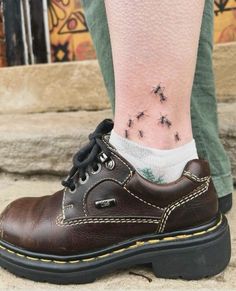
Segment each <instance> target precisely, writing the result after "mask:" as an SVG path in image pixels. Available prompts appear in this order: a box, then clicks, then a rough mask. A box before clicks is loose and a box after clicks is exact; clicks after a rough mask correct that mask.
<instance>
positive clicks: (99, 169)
mask: <svg viewBox="0 0 236 291" xmlns="http://www.w3.org/2000/svg"><path fill="white" fill-rule="evenodd" d="M97 167H98V169H97V170H96V171H94V170H92V171H91V173H92V174H93V175H96V174H98V173H99V172H100V171H101V169H102V165H101V164H100V163H98V164H97Z"/></svg>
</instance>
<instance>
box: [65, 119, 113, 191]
mask: <svg viewBox="0 0 236 291" xmlns="http://www.w3.org/2000/svg"><path fill="white" fill-rule="evenodd" d="M112 128H113V121H112V120H111V119H105V120H103V121H102V122H101V123H100V124H99V125H98V126H97V128H96V129H95V131H94V132H93V133H91V134H90V135H89V143H88V144H87V145H86V146H84V147H83V148H82V149H81V150H79V151H78V152H77V153H76V154H75V156H74V157H73V167H72V168H71V170H70V172H69V175H68V177H67V178H66V180H64V181H62V185H63V186H64V187H68V188H69V189H70V190H71V191H74V190H75V188H76V184H77V180H78V179H79V178H80V179H82V180H85V179H86V171H87V169H88V167H91V168H92V169H94V170H96V167H97V163H98V155H99V154H100V153H101V152H103V153H104V154H105V155H106V156H107V158H109V157H110V156H111V151H110V150H109V148H108V147H107V146H106V144H105V143H104V142H103V141H102V136H103V135H104V134H108V133H109V132H110V131H111V130H112Z"/></svg>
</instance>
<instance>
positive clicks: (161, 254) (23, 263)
mask: <svg viewBox="0 0 236 291" xmlns="http://www.w3.org/2000/svg"><path fill="white" fill-rule="evenodd" d="M230 256H231V244H230V231H229V226H228V223H227V219H226V218H225V217H224V216H220V217H219V218H217V219H215V220H214V221H212V222H211V223H209V224H208V225H204V226H201V227H198V228H195V229H189V230H186V231H181V232H175V233H168V234H159V235H152V236H149V237H148V236H143V237H140V238H136V239H132V240H129V241H126V242H123V243H120V244H117V245H113V246H112V247H110V248H106V249H103V250H99V251H96V252H93V253H90V254H83V255H78V256H70V257H65V256H64V257H60V256H52V255H46V254H36V253H31V252H26V251H23V250H22V249H18V248H17V247H15V246H12V245H8V244H7V243H6V242H2V241H0V265H1V266H2V267H3V268H5V269H7V270H9V271H10V272H12V273H14V274H16V275H18V276H21V277H24V278H28V279H31V280H34V281H43V282H50V283H56V284H70V283H91V282H93V281H95V280H96V279H97V278H98V277H100V276H102V275H104V274H107V273H110V272H113V271H116V270H118V269H127V268H129V267H131V266H134V265H140V264H151V266H152V269H153V272H154V274H155V275H156V277H159V278H171V279H173V278H182V279H187V280H192V279H201V278H204V277H209V276H213V275H216V274H218V273H220V272H221V271H223V270H224V269H225V268H226V266H227V265H228V263H229V260H230Z"/></svg>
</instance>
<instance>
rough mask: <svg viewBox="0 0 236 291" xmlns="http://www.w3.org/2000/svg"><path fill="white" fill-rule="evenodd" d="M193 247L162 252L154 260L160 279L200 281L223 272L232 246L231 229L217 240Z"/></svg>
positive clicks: (222, 233) (154, 267)
mask: <svg viewBox="0 0 236 291" xmlns="http://www.w3.org/2000/svg"><path fill="white" fill-rule="evenodd" d="M194 241H195V242H193V244H195V245H193V244H192V246H182V247H181V246H178V247H176V248H173V249H171V250H166V251H163V252H161V253H160V252H159V254H157V256H156V257H154V259H153V260H152V268H153V273H154V274H155V276H156V277H159V278H169V279H175V278H182V279H185V280H197V279H201V278H204V277H210V276H214V275H216V274H219V273H220V272H221V271H223V270H224V269H225V268H226V266H227V265H228V263H229V261H230V256H231V243H230V231H229V227H228V225H227V227H226V228H225V229H224V230H221V233H218V234H217V235H216V236H215V237H214V239H211V240H209V238H207V237H206V238H205V239H204V240H203V241H201V242H200V243H199V239H196V238H194Z"/></svg>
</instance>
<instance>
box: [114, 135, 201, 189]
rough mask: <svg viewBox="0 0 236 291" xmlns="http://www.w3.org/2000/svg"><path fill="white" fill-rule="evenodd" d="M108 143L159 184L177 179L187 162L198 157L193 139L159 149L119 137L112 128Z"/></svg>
mask: <svg viewBox="0 0 236 291" xmlns="http://www.w3.org/2000/svg"><path fill="white" fill-rule="evenodd" d="M110 143H111V144H112V145H113V146H114V147H115V148H116V149H117V151H118V153H120V155H122V156H123V157H124V158H125V159H126V160H127V161H128V162H130V163H131V165H132V166H133V167H134V168H135V169H136V171H137V172H138V173H139V174H140V175H142V176H143V177H144V178H146V179H148V180H150V181H152V182H155V183H159V184H160V183H169V182H172V181H175V180H177V179H178V178H179V177H180V176H181V174H182V172H183V169H184V167H185V165H186V164H187V162H188V161H190V160H193V159H198V154H197V149H196V144H195V141H194V139H193V140H192V141H191V142H189V143H187V144H185V145H183V146H180V147H177V148H175V149H171V150H159V149H154V148H149V147H144V146H142V145H139V144H137V143H135V142H133V141H130V140H128V139H126V138H123V137H121V136H120V135H118V134H116V133H115V132H114V130H113V131H112V132H111V137H110Z"/></svg>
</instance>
